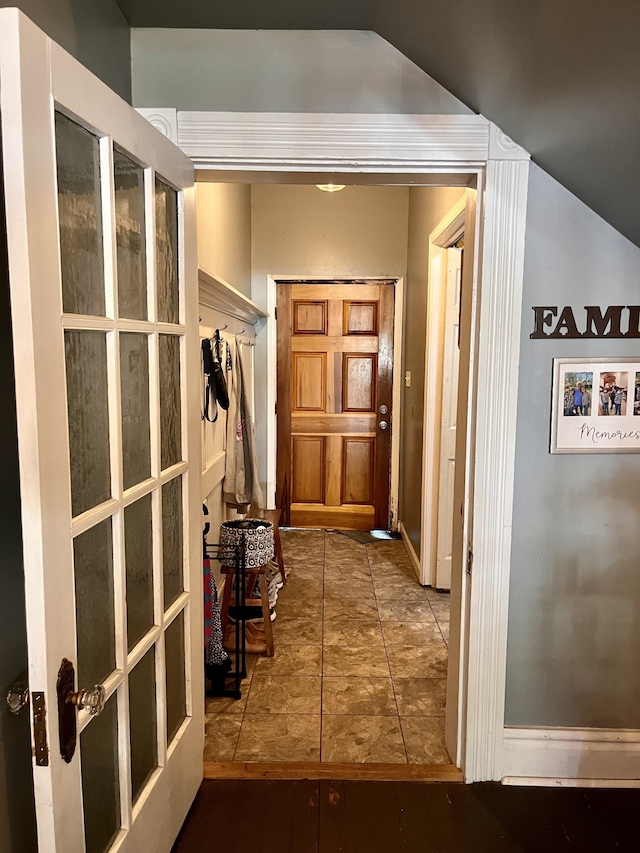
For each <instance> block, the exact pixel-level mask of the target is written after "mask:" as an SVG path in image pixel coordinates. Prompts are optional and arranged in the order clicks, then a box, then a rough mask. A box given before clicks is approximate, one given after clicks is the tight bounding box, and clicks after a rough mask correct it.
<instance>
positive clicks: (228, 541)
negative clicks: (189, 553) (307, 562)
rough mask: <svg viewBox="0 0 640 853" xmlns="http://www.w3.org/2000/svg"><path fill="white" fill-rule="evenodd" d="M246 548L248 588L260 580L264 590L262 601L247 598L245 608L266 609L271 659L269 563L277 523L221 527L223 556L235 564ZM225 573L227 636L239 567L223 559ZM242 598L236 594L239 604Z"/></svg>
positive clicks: (222, 615) (249, 522) (249, 521)
mask: <svg viewBox="0 0 640 853" xmlns="http://www.w3.org/2000/svg"><path fill="white" fill-rule="evenodd" d="M243 546H244V556H245V573H246V582H247V587H246V589H248V590H250V591H253V589H254V587H255V582H256V579H257V580H258V583H259V587H260V598H247V599H246V600H245V606H247V607H251V606H258V607H261V608H262V617H263V622H264V634H265V643H266V653H267V655H268V656H269V657H273V655H274V647H273V628H272V626H271V612H270V608H269V585H268V581H267V566H268V563H269V560H271V559H272V557H273V555H274V532H273V524H271V522H269V521H266V520H263V519H242V520H239V521H225V522H223V523H222V525H221V526H220V551H221V553H222V554H223V555H224V554H229V555H233V556H234V561H233V562H235V558H236V556H237V557H239V555H240V552H241V549H242V547H243ZM221 572H222V574H223V575H226V578H225V584H224V593H223V596H222V607H221V609H220V618H221V621H222V631H223V634H225V633H226V629H227V624H228V621H229V605H230V604H231V597H232V595H233V578H234V577H235V575H236V567H235V565H232V564H231V560H228V561H227V560H225V559H224V558H223V561H222V566H221ZM249 594H251V592H250V593H249ZM238 598H239V597H238V596H237V591H236V601H238ZM243 630H244V626H243Z"/></svg>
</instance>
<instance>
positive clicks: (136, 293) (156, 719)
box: [55, 113, 189, 853]
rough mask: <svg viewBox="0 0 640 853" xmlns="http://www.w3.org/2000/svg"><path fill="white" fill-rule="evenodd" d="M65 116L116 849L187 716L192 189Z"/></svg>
mask: <svg viewBox="0 0 640 853" xmlns="http://www.w3.org/2000/svg"><path fill="white" fill-rule="evenodd" d="M55 127H56V157H57V176H58V217H59V229H60V253H61V263H62V297H63V307H64V311H65V314H64V317H63V327H64V338H65V353H66V386H67V388H66V390H67V412H68V435H69V455H70V468H69V471H70V480H71V493H72V511H73V516H74V518H73V522H72V535H73V546H74V547H73V559H74V577H75V598H76V601H75V604H76V641H77V649H76V652H77V676H78V684H77V687H78V689H81V688H85V689H87V688H91V687H93V685H94V684H102V685H103V686H104V687H105V690H106V693H107V703H106V706H105V709H104V711H103V712H102V714H100V715H99V716H97V717H91V716H90V715H88V714H87V713H85V712H83V713H81V714H80V716H79V729H80V731H81V735H80V738H79V745H80V761H81V766H82V784H83V801H84V826H85V843H86V850H87V851H89V853H106V851H108V850H109V849H110V847H111V846H112V845H113V842H114V839H116V838H117V837H118V835H119V833H120V832H121V831H122V829H123V828H124V829H126V827H127V825H128V824H129V823H130V821H131V815H132V811H133V806H134V804H135V803H136V801H138V800H139V798H140V795H141V794H142V792H143V791H144V790H145V787H146V786H147V785H150V784H153V780H154V778H156V776H157V773H158V769H159V768H161V767H162V766H163V765H164V764H165V763H166V760H167V756H168V751H170V750H171V744H172V741H173V740H174V739H175V735H176V734H177V733H178V731H179V730H180V727H181V725H182V724H183V722H184V720H185V718H186V717H187V708H188V703H187V698H186V684H187V683H188V681H189V676H188V673H187V672H186V666H187V663H186V659H185V649H186V647H187V643H186V635H185V631H186V629H187V621H188V620H187V619H186V618H185V608H186V607H187V603H188V598H189V596H188V593H187V592H185V589H186V584H185V556H184V553H185V548H184V543H185V541H186V539H187V537H186V536H185V521H186V517H185V513H184V512H183V495H182V492H183V483H184V477H183V475H184V473H185V471H186V470H187V466H186V462H184V461H183V450H182V448H183V425H184V423H185V416H184V412H183V405H184V404H183V394H182V389H181V381H182V380H181V377H182V376H183V375H184V365H183V358H184V346H183V338H184V334H185V330H184V326H183V325H181V322H180V318H181V311H182V307H181V304H182V296H181V282H180V274H179V271H180V267H179V263H178V248H179V239H178V236H179V234H180V227H181V223H180V215H179V210H180V204H179V197H180V194H179V192H178V191H177V190H175V189H173V188H172V187H171V186H170V185H169V183H168V182H167V181H165V180H164V179H163V178H162V176H156V174H155V172H154V170H153V169H152V168H151V167H149V166H147V165H145V164H144V163H138V162H136V160H135V158H133V157H131V156H129V154H128V153H127V152H126V151H125V150H124V149H123V148H121V147H120V146H119V145H118V140H112V139H111V138H109V137H104V136H102V137H98V136H97V135H96V134H94V133H93V132H92V131H91V129H89V128H85V127H82V126H81V125H80V124H78V123H77V122H75V121H72V120H71V119H70V118H68V117H66V116H65V115H62V114H60V113H57V114H56V124H55ZM153 228H155V239H153V240H151V239H149V238H148V237H147V235H148V234H149V229H153ZM151 233H153V231H151Z"/></svg>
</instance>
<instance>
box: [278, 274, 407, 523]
mask: <svg viewBox="0 0 640 853" xmlns="http://www.w3.org/2000/svg"><path fill="white" fill-rule="evenodd" d="M393 315H394V286H393V283H387V282H385V283H380V282H371V283H365V284H354V283H345V282H339V281H338V282H333V283H322V284H318V283H292V284H279V285H278V478H277V479H278V493H277V496H276V500H277V503H278V506H279V507H281V508H283V509H284V511H285V518H286V520H287V521H288V523H289V524H291V525H292V526H294V527H338V528H345V529H355V530H370V529H372V528H386V527H387V526H388V523H389V518H388V516H389V483H390V447H391V441H390V436H391V416H392V412H391V403H392V371H393Z"/></svg>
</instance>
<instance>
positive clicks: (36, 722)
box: [31, 693, 49, 767]
mask: <svg viewBox="0 0 640 853" xmlns="http://www.w3.org/2000/svg"><path fill="white" fill-rule="evenodd" d="M31 707H32V708H33V739H34V742H35V746H34V749H33V755H34V757H35V759H36V764H37V765H38V767H47V766H48V764H49V746H48V744H47V706H46V703H45V699H44V693H32V694H31Z"/></svg>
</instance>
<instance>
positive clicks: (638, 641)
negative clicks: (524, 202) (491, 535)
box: [505, 166, 640, 729]
mask: <svg viewBox="0 0 640 853" xmlns="http://www.w3.org/2000/svg"><path fill="white" fill-rule="evenodd" d="M639 269H640V249H638V248H637V247H636V246H634V245H633V244H632V243H630V242H629V241H628V240H626V239H625V238H624V237H622V235H620V234H619V233H618V232H617V231H615V230H614V229H613V228H612V227H611V226H610V225H607V224H606V223H605V222H604V220H602V219H601V218H600V217H599V216H597V215H596V214H595V213H593V211H591V210H589V208H587V207H586V205H584V204H583V203H582V202H580V201H579V200H578V199H577V198H576V197H575V196H573V195H571V193H570V192H569V191H568V190H566V189H564V188H563V187H562V186H561V185H560V184H558V183H557V182H556V181H554V180H553V179H552V178H550V177H549V176H548V175H547V174H546V173H545V172H543V171H542V170H541V169H540V168H538V167H537V166H532V169H531V179H530V185H529V205H528V212H527V233H526V250H525V279H524V299H523V309H522V310H523V315H522V343H521V350H520V377H521V381H520V389H519V394H518V400H517V401H515V400H514V405H517V406H518V428H517V446H516V466H515V506H514V514H513V545H512V557H511V593H510V606H509V613H510V618H509V639H508V671H507V697H506V698H507V706H506V717H505V720H506V723H507V725H511V726H577V727H585V726H586V727H590V726H594V727H612V728H634V729H635V728H640V703H639V702H638V695H640V673H639V672H638V660H640V620H639V618H638V616H639V614H640V583H638V554H640V524H639V523H638V518H639V515H640V492H639V489H638V483H639V482H640V455H638V454H625V455H619V454H605V455H584V454H580V455H553V456H552V455H550V453H549V424H550V417H551V415H550V405H551V369H552V358H554V357H562V356H573V357H575V356H585V357H587V356H616V357H617V356H637V355H638V340H637V339H636V340H633V339H631V340H624V339H623V340H609V341H607V340H606V339H604V340H602V339H601V340H597V339H595V340H594V339H591V340H580V339H578V340H570V341H562V340H530V338H529V335H530V333H531V331H532V329H533V312H532V310H531V307H532V306H533V305H558V306H564V305H571V306H573V308H574V311H575V313H576V317H577V318H578V317H580V314H581V313H582V310H583V309H582V306H584V305H600V306H602V307H604V306H607V305H631V304H636V305H637V304H638V302H639V301H640V300H639V299H638V292H639V291H638V281H639V274H638V270H639Z"/></svg>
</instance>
